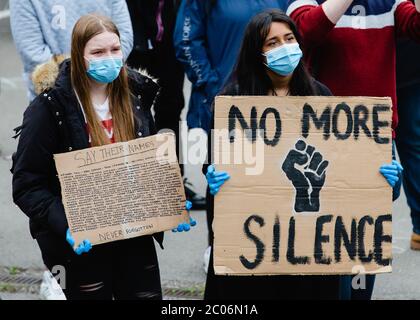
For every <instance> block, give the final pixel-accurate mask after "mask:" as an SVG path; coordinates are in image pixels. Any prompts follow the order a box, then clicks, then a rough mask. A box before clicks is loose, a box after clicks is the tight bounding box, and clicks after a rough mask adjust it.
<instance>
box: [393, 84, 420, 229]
mask: <svg viewBox="0 0 420 320" xmlns="http://www.w3.org/2000/svg"><path fill="white" fill-rule="evenodd" d="M398 115H399V118H400V121H399V125H398V128H397V132H396V133H397V138H396V143H397V149H398V154H399V156H400V160H401V164H402V166H403V168H404V171H403V186H404V192H405V195H406V196H407V203H408V206H409V207H410V210H411V220H412V223H413V232H414V233H417V234H420V82H418V83H416V84H412V85H410V86H406V87H404V88H400V89H398Z"/></svg>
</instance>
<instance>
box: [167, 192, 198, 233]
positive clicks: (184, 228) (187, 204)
mask: <svg viewBox="0 0 420 320" xmlns="http://www.w3.org/2000/svg"><path fill="white" fill-rule="evenodd" d="M191 208H192V203H191V201H188V200H187V201H186V202H185V209H187V211H188V214H190V209H191ZM196 225H197V221H195V220H194V219H193V218H192V217H191V216H190V223H189V224H188V223H180V224H179V225H178V227H177V228H175V229H172V232H182V231H185V232H186V231H190V229H191V227H195V226H196Z"/></svg>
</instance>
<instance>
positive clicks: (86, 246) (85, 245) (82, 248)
mask: <svg viewBox="0 0 420 320" xmlns="http://www.w3.org/2000/svg"><path fill="white" fill-rule="evenodd" d="M66 240H67V242H68V243H69V244H70V245H71V247H72V248H73V250H74V252H76V254H77V255H79V256H80V255H81V254H82V253H87V252H89V250H90V249H92V244H91V243H90V241H89V240H87V239H86V240H83V241H82V243H80V244H79V246H78V247H77V248H76V249H74V239H73V237H72V235H71V233H70V229H67V233H66Z"/></svg>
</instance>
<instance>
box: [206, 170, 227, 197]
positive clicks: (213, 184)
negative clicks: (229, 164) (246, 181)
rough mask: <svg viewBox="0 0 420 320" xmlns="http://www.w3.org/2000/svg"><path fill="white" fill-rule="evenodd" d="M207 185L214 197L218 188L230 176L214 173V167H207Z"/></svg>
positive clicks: (219, 172) (222, 172)
mask: <svg viewBox="0 0 420 320" xmlns="http://www.w3.org/2000/svg"><path fill="white" fill-rule="evenodd" d="M206 179H207V183H208V184H209V188H210V194H212V195H213V196H214V195H216V194H217V193H218V192H219V190H220V187H221V186H222V185H223V184H224V183H225V182H226V181H227V180H229V179H230V175H229V174H228V173H227V172H224V171H216V169H215V168H214V165H209V166H208V168H207V173H206Z"/></svg>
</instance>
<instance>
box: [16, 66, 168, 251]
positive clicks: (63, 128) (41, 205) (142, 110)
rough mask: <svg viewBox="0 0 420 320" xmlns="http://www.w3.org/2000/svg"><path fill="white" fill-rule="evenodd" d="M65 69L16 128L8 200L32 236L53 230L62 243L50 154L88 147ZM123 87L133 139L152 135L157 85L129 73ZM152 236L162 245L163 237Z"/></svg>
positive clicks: (58, 192)
mask: <svg viewBox="0 0 420 320" xmlns="http://www.w3.org/2000/svg"><path fill="white" fill-rule="evenodd" d="M70 67H71V63H70V61H69V60H65V61H64V62H63V63H62V64H61V66H60V71H59V74H58V77H57V79H56V81H55V84H54V85H53V86H52V88H50V89H47V90H45V91H44V92H43V93H42V94H40V95H39V96H38V97H37V98H36V99H35V100H34V101H33V102H32V103H31V104H30V105H29V107H28V108H27V109H26V111H25V113H24V117H23V124H22V126H21V127H20V128H19V129H20V138H19V145H18V148H17V152H16V153H15V154H14V156H13V167H12V172H13V200H14V202H15V203H16V204H17V205H18V206H19V208H20V209H21V210H22V211H23V212H24V213H25V214H26V215H27V216H28V217H29V224H30V230H31V235H32V237H33V238H36V237H37V235H38V234H40V233H43V232H48V231H53V232H55V233H56V234H58V235H60V236H62V237H63V239H65V234H66V231H67V228H68V224H67V219H66V216H65V213H64V207H63V203H62V201H61V188H60V184H59V180H58V177H57V171H56V167H55V163H54V159H53V154H56V153H63V152H69V151H75V150H79V149H84V148H88V147H89V143H88V134H87V132H86V130H85V122H84V117H83V113H82V110H81V107H80V105H79V103H78V101H77V98H76V95H75V94H74V91H73V89H72V86H71V80H70ZM129 85H130V88H131V92H132V94H133V97H132V99H133V100H132V101H133V111H134V115H135V118H136V119H137V121H136V126H135V129H136V133H137V136H139V137H140V136H143V137H144V136H149V135H152V134H155V133H156V132H155V127H154V121H153V118H152V115H151V112H150V108H151V107H152V105H153V103H154V102H155V99H156V98H157V96H158V94H159V90H160V88H159V86H158V85H157V84H156V83H155V82H154V81H153V80H152V79H151V78H149V77H147V76H144V75H142V74H140V73H138V72H136V71H134V70H129ZM138 119H139V120H140V123H141V125H139V124H138ZM154 237H155V239H156V240H157V241H158V242H159V244H160V245H161V246H162V241H163V233H158V234H155V235H154Z"/></svg>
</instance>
